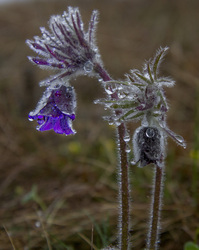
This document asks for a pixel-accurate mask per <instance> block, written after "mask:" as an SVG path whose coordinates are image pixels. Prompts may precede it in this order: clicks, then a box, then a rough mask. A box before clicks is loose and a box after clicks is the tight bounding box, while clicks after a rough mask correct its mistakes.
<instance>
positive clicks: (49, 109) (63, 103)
mask: <svg viewBox="0 0 199 250" xmlns="http://www.w3.org/2000/svg"><path fill="white" fill-rule="evenodd" d="M75 108H76V96H75V91H74V89H73V87H71V86H64V85H59V84H58V85H56V86H54V88H50V87H48V88H47V89H46V91H45V92H44V94H43V96H42V98H41V100H40V101H39V103H38V105H37V107H36V109H35V110H34V111H32V112H30V114H29V119H30V120H37V122H38V126H37V130H39V131H45V130H51V129H53V130H54V131H55V132H56V133H59V134H66V135H70V134H74V133H75V130H73V128H72V121H73V120H74V119H75Z"/></svg>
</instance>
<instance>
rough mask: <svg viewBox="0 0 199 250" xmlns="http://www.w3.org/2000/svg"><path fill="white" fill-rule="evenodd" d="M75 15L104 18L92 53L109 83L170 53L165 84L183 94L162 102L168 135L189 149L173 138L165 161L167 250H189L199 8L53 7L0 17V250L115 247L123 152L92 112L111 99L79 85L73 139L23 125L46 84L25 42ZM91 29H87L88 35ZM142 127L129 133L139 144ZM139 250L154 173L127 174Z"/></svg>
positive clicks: (198, 148)
mask: <svg viewBox="0 0 199 250" xmlns="http://www.w3.org/2000/svg"><path fill="white" fill-rule="evenodd" d="M68 6H79V8H80V11H81V14H82V18H83V20H84V23H85V24H87V23H88V21H89V19H90V15H91V12H92V10H93V9H98V10H99V12H100V20H99V25H98V30H97V41H98V46H99V49H100V52H101V54H102V59H103V61H104V64H105V66H106V68H107V70H108V72H109V73H110V74H111V75H112V76H113V78H114V79H122V78H124V74H125V73H128V72H129V70H130V69H132V68H138V69H141V67H142V65H143V62H144V60H145V59H149V58H150V57H152V56H153V55H154V53H155V51H156V49H158V48H159V47H160V46H169V47H170V50H169V53H168V55H167V56H166V59H165V61H164V62H163V64H162V68H161V74H163V75H165V76H171V77H172V78H173V79H175V80H176V85H175V86H174V87H173V88H171V89H165V90H166V96H167V97H168V101H169V106H170V110H169V112H168V125H169V127H170V128H171V129H172V130H173V131H175V132H176V133H178V134H180V135H182V136H183V137H184V138H185V140H186V141H187V149H186V150H184V149H183V148H181V147H179V146H177V145H176V144H175V143H174V142H173V141H172V140H171V139H170V138H169V140H168V150H167V159H166V174H165V188H164V189H165V192H164V202H163V211H162V232H161V247H160V249H165V250H166V249H175V250H178V249H183V246H184V244H185V243H186V242H188V241H193V242H194V241H195V242H197V241H198V239H199V205H198V204H199V195H198V191H199V186H198V180H199V178H198V177H199V131H198V130H199V16H198V12H199V1H198V0H174V1H167V0H162V1H159V0H151V1H148V0H123V1H122V0H121V1H119V0H109V1H107V0H65V1H62V0H56V1H49V0H48V1H47V0H46V1H41V0H35V1H27V2H26V1H22V2H18V3H10V4H6V5H1V6H0V201H1V205H0V249H2V250H9V249H17V250H18V249H19V250H21V249H24V250H27V249H31V250H32V249H56V250H57V249H58V250H62V249H68V250H76V249H78V250H84V249H85V250H87V249H91V246H90V242H92V241H93V244H94V245H95V246H96V248H95V249H100V248H102V247H104V246H106V245H111V244H113V245H114V243H115V241H116V232H117V214H118V211H117V181H116V180H117V149H116V144H115V138H116V135H115V129H114V127H111V126H109V125H108V124H107V123H106V122H105V121H104V120H103V119H102V116H103V115H106V111H104V110H103V108H102V107H101V106H99V105H94V104H93V100H95V99H98V98H100V97H103V96H104V93H103V90H102V88H101V86H100V84H99V83H98V82H97V80H96V79H94V78H93V79H89V78H87V77H79V78H77V79H76V80H74V82H73V84H74V86H75V88H76V92H77V97H78V108H77V119H76V120H75V122H74V123H73V124H74V128H75V129H76V131H77V134H76V135H75V136H69V137H65V136H62V135H58V134H55V133H53V132H51V131H50V132H44V133H40V132H38V131H37V130H36V129H35V127H36V124H35V123H34V122H32V123H30V122H29V121H28V118H27V116H28V113H29V111H31V110H33V109H34V108H35V105H36V103H37V101H38V100H39V98H40V97H41V94H42V91H43V90H44V89H43V88H40V87H39V85H38V83H39V81H41V80H43V79H44V78H45V77H47V75H49V73H51V72H45V71H42V70H41V69H39V68H37V67H36V66H33V65H32V64H31V63H30V62H29V61H28V60H27V56H28V55H34V52H32V51H31V50H30V49H29V48H28V47H27V46H26V45H25V40H26V39H31V38H32V37H33V36H34V35H39V36H40V30H39V27H40V26H45V27H47V22H48V20H49V17H50V16H51V15H53V14H62V13H63V11H65V10H67V7H68ZM86 27H87V26H86ZM138 126H139V123H137V124H134V123H132V124H128V128H129V131H131V132H132V133H133V131H134V129H135V128H136V127H138ZM130 178H131V184H132V209H131V216H132V223H131V229H132V231H131V240H132V242H133V245H134V248H133V249H137V250H140V249H143V248H144V246H145V236H146V233H147V225H148V214H149V212H148V209H149V207H150V190H151V185H152V178H153V166H149V167H146V168H144V169H139V168H137V167H135V166H131V177H130Z"/></svg>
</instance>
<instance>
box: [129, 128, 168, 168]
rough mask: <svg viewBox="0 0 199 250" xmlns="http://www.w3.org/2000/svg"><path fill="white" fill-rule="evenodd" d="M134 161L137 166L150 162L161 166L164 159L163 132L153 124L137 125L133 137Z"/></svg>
mask: <svg viewBox="0 0 199 250" xmlns="http://www.w3.org/2000/svg"><path fill="white" fill-rule="evenodd" d="M133 147H134V163H138V162H139V167H144V166H146V165H148V164H150V163H154V164H155V165H157V166H159V167H161V166H162V163H163V160H164V136H163V132H162V131H161V130H160V129H159V128H158V127H155V126H151V127H143V126H141V127H139V128H137V129H136V131H135V134H134V137H133Z"/></svg>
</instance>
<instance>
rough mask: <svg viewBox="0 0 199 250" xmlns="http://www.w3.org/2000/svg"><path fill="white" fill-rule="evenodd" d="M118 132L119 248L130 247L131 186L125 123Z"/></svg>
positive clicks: (105, 78)
mask: <svg viewBox="0 0 199 250" xmlns="http://www.w3.org/2000/svg"><path fill="white" fill-rule="evenodd" d="M95 71H96V72H97V73H98V74H99V76H100V77H101V78H102V79H103V81H110V80H112V79H111V78H110V76H109V75H108V73H107V72H106V71H105V69H104V68H103V67H102V66H101V65H99V64H96V65H95ZM111 97H112V98H114V99H118V96H117V93H116V92H115V93H113V94H112V95H111ZM117 134H118V154H119V158H120V163H119V166H118V181H119V222H118V223H119V225H118V238H119V249H120V250H128V249H129V217H130V215H129V208H130V195H129V192H130V188H129V178H128V175H129V173H128V169H129V163H128V155H127V152H126V151H127V143H126V141H125V140H124V137H125V134H126V126H125V123H121V124H120V125H119V126H118V127H117Z"/></svg>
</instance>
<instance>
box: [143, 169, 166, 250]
mask: <svg viewBox="0 0 199 250" xmlns="http://www.w3.org/2000/svg"><path fill="white" fill-rule="evenodd" d="M154 172H155V177H154V184H153V193H152V204H151V212H150V223H149V232H148V238H147V248H146V249H147V250H157V249H158V248H159V231H160V212H161V206H162V193H163V182H164V167H163V166H162V167H158V166H155V171H154Z"/></svg>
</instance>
